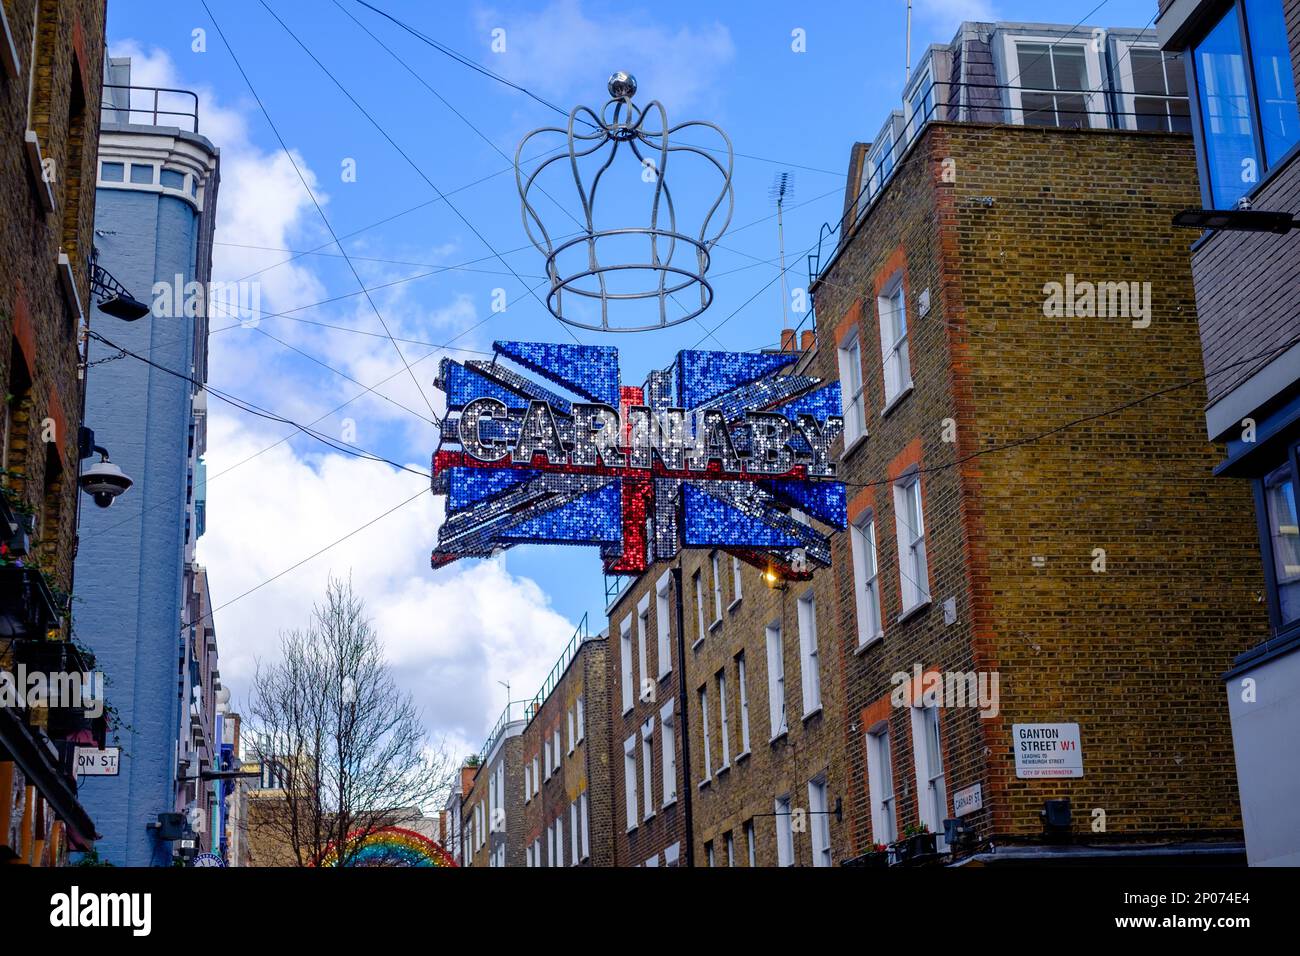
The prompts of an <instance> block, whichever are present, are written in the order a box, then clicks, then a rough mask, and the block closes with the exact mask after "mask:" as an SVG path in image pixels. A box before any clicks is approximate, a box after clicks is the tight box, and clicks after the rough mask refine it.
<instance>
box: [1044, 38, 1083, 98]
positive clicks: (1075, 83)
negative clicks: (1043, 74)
mask: <svg viewBox="0 0 1300 956" xmlns="http://www.w3.org/2000/svg"><path fill="white" fill-rule="evenodd" d="M1052 65H1053V67H1054V68H1055V70H1056V88H1057V89H1058V90H1086V89H1088V67H1087V60H1086V54H1085V52H1084V48H1083V47H1081V46H1056V47H1053V48H1052Z"/></svg>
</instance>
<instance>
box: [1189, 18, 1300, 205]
mask: <svg viewBox="0 0 1300 956" xmlns="http://www.w3.org/2000/svg"><path fill="white" fill-rule="evenodd" d="M1230 16H1231V17H1234V18H1235V19H1236V26H1237V36H1238V40H1239V42H1240V44H1241V50H1242V73H1243V74H1244V77H1245V84H1246V99H1247V117H1246V118H1247V121H1248V122H1249V124H1250V133H1251V145H1252V147H1253V150H1254V157H1253V158H1254V161H1255V168H1256V176H1255V181H1254V182H1253V183H1250V184H1249V188H1247V189H1245V190H1243V191H1242V193H1241V195H1240V196H1239V197H1238V198H1237V200H1236V202H1234V204H1233V206H1234V207H1235V206H1236V203H1239V202H1240V201H1241V200H1242V199H1249V198H1251V197H1253V196H1255V195H1256V194H1257V193H1258V192H1259V190H1260V189H1262V188H1263V187H1264V185H1265V183H1267V182H1269V181H1270V179H1271V178H1272V177H1273V175H1275V174H1276V173H1277V172H1278V171H1279V170H1281V169H1283V168H1285V167H1286V166H1287V165H1288V163H1289V162H1290V161H1291V159H1292V158H1293V157H1295V156H1296V155H1297V154H1300V138H1298V139H1297V141H1296V142H1295V143H1292V144H1291V146H1290V147H1289V148H1288V149H1287V150H1285V151H1284V152H1283V153H1282V155H1281V156H1278V157H1277V159H1276V160H1275V161H1274V162H1272V163H1270V162H1269V159H1268V152H1267V148H1266V144H1265V142H1264V133H1263V124H1262V120H1261V119H1260V106H1259V91H1258V90H1257V89H1256V84H1255V55H1254V51H1253V50H1252V49H1251V44H1250V29H1249V25H1248V23H1247V18H1246V10H1245V0H1230V2H1228V3H1225V4H1224V5H1223V7H1222V12H1221V13H1220V15H1219V16H1217V17H1214V18H1209V17H1207V18H1206V21H1205V23H1204V24H1203V25H1202V27H1201V28H1199V29H1198V30H1197V32H1196V34H1195V35H1194V36H1192V37H1190V38H1189V39H1188V40H1187V41H1186V42H1185V43H1184V44H1183V53H1184V60H1185V61H1186V69H1187V95H1188V101H1189V106H1190V112H1191V116H1192V135H1193V137H1194V139H1195V142H1196V168H1197V173H1198V176H1199V179H1200V184H1201V201H1202V203H1203V204H1204V206H1205V207H1206V208H1207V209H1215V208H1222V207H1218V206H1217V205H1216V203H1215V197H1214V183H1213V179H1212V175H1211V172H1210V164H1209V150H1208V146H1207V140H1206V137H1205V122H1204V115H1203V113H1202V109H1201V87H1200V83H1199V82H1198V77H1199V75H1200V67H1199V65H1198V64H1197V62H1196V59H1197V58H1196V47H1197V46H1199V45H1200V44H1201V43H1202V42H1204V40H1205V39H1206V38H1207V37H1208V36H1209V35H1210V33H1211V32H1212V31H1213V30H1215V29H1216V28H1217V27H1218V26H1219V25H1220V24H1221V23H1223V22H1224V20H1226V19H1227V18H1228V17H1230ZM1291 82H1292V85H1293V86H1296V87H1297V89H1300V77H1297V76H1296V75H1295V69H1294V66H1292V76H1291Z"/></svg>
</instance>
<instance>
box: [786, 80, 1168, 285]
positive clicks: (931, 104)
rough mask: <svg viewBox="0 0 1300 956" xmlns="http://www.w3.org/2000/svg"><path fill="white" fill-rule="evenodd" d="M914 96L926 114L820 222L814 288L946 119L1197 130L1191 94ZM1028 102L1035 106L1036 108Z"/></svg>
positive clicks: (943, 89)
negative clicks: (835, 212)
mask: <svg viewBox="0 0 1300 956" xmlns="http://www.w3.org/2000/svg"><path fill="white" fill-rule="evenodd" d="M939 96H943V98H944V100H946V102H940V101H939ZM914 98H918V99H921V100H922V101H923V102H925V103H927V104H928V106H927V108H926V110H925V112H924V113H923V114H920V113H912V114H911V115H910V116H907V117H906V119H905V120H904V122H903V123H902V124H901V125H902V129H901V131H898V130H893V129H891V135H892V136H893V140H892V141H891V142H890V144H889V145H888V146H886V147H885V148H884V150H882V151H877V150H876V148H875V147H876V145H877V144H875V143H873V144H872V148H871V149H869V150H868V151H867V155H866V157H864V160H863V162H864V167H865V166H866V164H867V163H872V167H871V168H864V173H865V175H864V176H863V177H862V179H861V186H860V188H859V190H858V193H857V196H856V197H855V198H854V200H853V202H852V203H850V204H849V206H848V208H847V209H845V210H844V214H843V215H842V216H841V217H840V218H839V219H838V220H837V221H836V222H835V223H834V224H833V225H832V224H831V223H829V222H826V223H823V224H822V227H821V230H820V232H819V234H818V236H817V243H816V245H815V248H814V249H813V251H811V252H809V253H808V257H807V261H808V285H809V288H811V287H812V284H813V283H814V282H815V281H816V280H817V277H818V275H819V274H820V271H821V269H822V267H823V265H824V257H827V258H829V257H830V256H833V255H834V253H835V251H836V250H837V249H838V248H839V246H840V243H841V242H843V241H844V238H845V236H846V235H847V234H848V232H850V231H851V230H849V229H847V228H846V226H848V225H851V224H855V223H856V222H857V221H858V220H860V219H862V217H863V216H865V215H866V214H867V213H868V212H869V211H870V210H871V208H872V207H873V206H874V205H875V202H876V200H877V198H878V197H879V196H880V194H881V192H882V191H883V189H884V187H885V184H886V183H887V182H888V181H889V180H890V178H891V177H892V176H893V174H894V170H895V169H896V168H897V166H898V162H899V161H900V160H901V159H902V157H903V156H904V155H905V154H906V152H907V150H908V149H909V148H910V147H911V145H912V143H914V142H915V141H916V140H917V139H919V138H920V136H921V134H922V133H923V132H924V131H925V129H926V127H927V126H929V124H930V123H931V122H934V121H940V120H946V121H950V122H958V123H993V124H1001V125H1005V126H1044V127H1057V128H1061V129H1084V128H1087V129H1113V130H1134V131H1137V130H1147V131H1162V130H1163V131H1164V132H1174V133H1180V132H1181V133H1189V132H1191V118H1190V116H1189V113H1188V112H1187V110H1185V109H1182V110H1180V109H1179V108H1178V107H1179V106H1180V105H1182V104H1187V102H1188V98H1187V96H1186V95H1173V94H1157V93H1139V92H1134V91H1131V90H1124V89H1114V88H1103V89H1091V90H1076V89H1056V90H1049V89H1040V88H1038V87H1028V86H1019V85H1006V84H995V83H961V82H943V81H938V82H932V83H930V85H929V87H928V88H927V89H926V92H925V95H924V96H923V97H914ZM1026 100H1031V101H1032V104H1033V105H1029V104H1028V103H1027V102H1026ZM1139 101H1141V102H1143V103H1148V104H1154V103H1157V102H1158V103H1160V104H1161V108H1160V109H1154V108H1152V106H1148V108H1145V109H1136V108H1135V109H1125V108H1124V107H1126V106H1130V105H1132V106H1134V107H1136V106H1138V105H1139ZM895 126H897V124H895ZM828 244H829V245H828Z"/></svg>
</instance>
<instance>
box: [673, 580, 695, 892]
mask: <svg viewBox="0 0 1300 956" xmlns="http://www.w3.org/2000/svg"><path fill="white" fill-rule="evenodd" d="M672 574H673V589H674V590H675V591H676V592H677V593H676V595H675V600H674V602H673V603H674V604H676V605H677V613H676V618H677V706H678V707H679V708H680V709H681V712H682V722H681V728H682V814H683V817H684V820H683V822H684V824H685V826H684V829H685V830H686V835H685V837H684V840H685V842H686V866H687V867H688V868H693V867H694V866H695V822H694V817H693V815H692V812H691V733H690V726H691V721H690V718H689V716H688V715H687V713H686V670H685V668H686V633H685V630H684V628H683V625H684V623H685V622H684V619H683V616H682V615H683V612H682V605H683V603H684V602H683V600H682V559H681V557H680V556H679V557H678V558H677V563H676V564H675V565H673V568H672Z"/></svg>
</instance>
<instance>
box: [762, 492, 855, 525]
mask: <svg viewBox="0 0 1300 956" xmlns="http://www.w3.org/2000/svg"><path fill="white" fill-rule="evenodd" d="M771 488H772V491H773V492H774V493H775V494H776V496H777V498H779V499H781V500H782V501H783V502H785V503H786V504H792V505H794V506H795V507H796V508H798V509H799V510H800V511H804V512H807V513H808V514H810V515H812V516H813V517H814V518H816V519H818V520H819V521H824V522H826V523H827V524H829V525H832V526H834V527H836V528H843V527H844V526H845V524H846V522H847V520H848V514H847V511H848V504H847V502H846V500H845V492H844V485H843V484H841V483H840V482H838V481H815V482H813V481H774V482H772V483H771Z"/></svg>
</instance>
